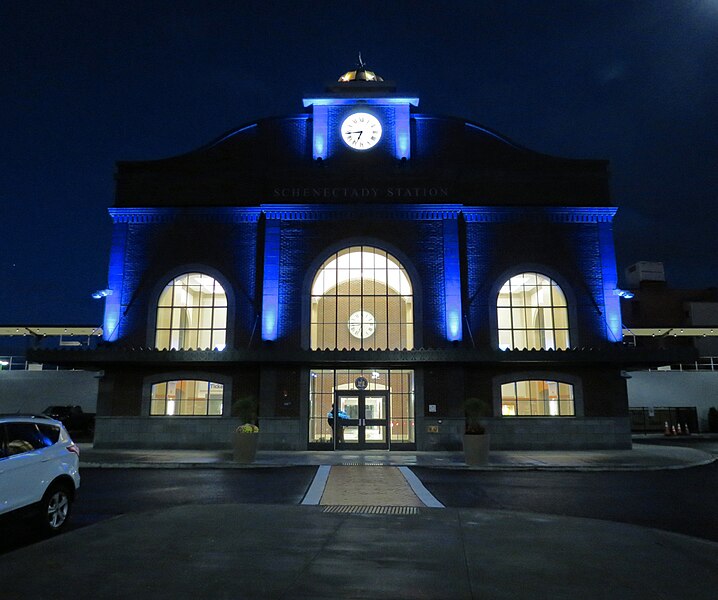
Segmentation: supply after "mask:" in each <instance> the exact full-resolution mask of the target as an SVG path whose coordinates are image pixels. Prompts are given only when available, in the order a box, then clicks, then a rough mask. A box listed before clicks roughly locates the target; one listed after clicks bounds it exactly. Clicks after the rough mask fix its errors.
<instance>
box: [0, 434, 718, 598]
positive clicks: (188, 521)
mask: <svg viewBox="0 0 718 600" xmlns="http://www.w3.org/2000/svg"><path fill="white" fill-rule="evenodd" d="M716 456H718V444H716V442H715V441H712V440H707V441H706V442H704V443H703V444H701V446H700V448H699V447H698V444H697V443H696V444H694V445H692V447H689V448H685V447H676V446H670V445H662V444H661V441H660V440H655V442H654V443H652V444H640V445H639V444H636V445H634V448H633V450H625V451H595V452H593V451H592V452H583V453H581V452H550V453H549V452H514V453H509V452H506V453H496V452H495V453H492V455H491V460H490V464H489V465H488V466H487V467H484V469H485V470H499V471H500V470H552V469H553V470H556V471H560V470H574V471H597V470H598V471H601V470H602V471H606V470H619V471H640V470H658V469H661V470H674V469H685V468H689V467H691V466H697V465H705V464H709V463H710V462H712V461H713V460H715V458H716ZM81 459H82V468H83V469H88V468H92V467H91V465H94V466H95V467H96V468H98V467H104V468H113V467H123V468H147V467H150V468H158V467H160V468H195V469H196V468H200V467H202V468H208V467H209V468H249V469H252V468H257V466H250V467H245V466H239V465H234V464H233V463H232V462H231V460H230V457H229V455H228V453H222V452H199V451H151V452H142V451H104V450H99V449H98V450H95V449H94V448H88V447H83V448H82V453H81ZM462 463H463V460H462V457H461V456H460V454H458V453H420V452H407V453H380V452H379V453H378V452H365V453H312V452H301V453H276V452H260V453H259V455H258V460H257V465H258V466H262V467H265V468H266V467H271V466H287V465H288V464H290V465H318V468H317V475H316V476H315V478H314V480H315V482H316V481H317V477H320V473H321V472H324V473H326V474H327V477H326V478H325V479H324V481H323V482H321V481H320V482H319V484H318V486H315V483H314V482H313V483H312V486H314V487H317V488H319V489H318V491H317V490H315V491H316V493H315V495H314V496H315V498H316V502H312V504H311V505H304V506H282V505H258V504H212V505H186V506H175V507H171V508H165V509H161V510H151V511H148V512H142V513H133V514H126V515H123V516H121V517H117V518H112V519H109V520H106V521H102V522H100V523H97V524H95V525H93V526H89V527H84V528H81V529H78V530H75V531H72V532H69V533H67V534H65V535H62V536H59V537H57V538H54V539H50V540H46V541H42V542H39V543H37V544H34V545H32V546H28V547H25V548H21V549H19V550H16V551H14V552H11V553H8V554H6V555H4V556H3V557H2V561H0V581H2V589H3V596H7V597H15V596H17V597H26V598H34V597H44V596H45V595H47V593H48V591H49V590H51V591H52V595H53V597H55V598H73V599H83V598H92V599H93V600H94V599H97V598H130V597H132V598H138V599H143V598H148V599H149V598H153V599H157V598H173V599H175V600H176V599H177V598H198V597H199V598H232V599H234V598H250V599H251V598H372V599H377V598H380V599H381V598H392V599H400V598H411V599H415V598H437V599H453V598H482V599H486V598H489V599H491V598H512V599H516V598H518V599H520V598H552V600H553V599H556V598H571V599H574V598H576V597H581V598H582V599H583V600H591V599H594V598H597V599H598V598H601V599H603V598H606V599H607V598H621V599H632V598H651V599H653V598H670V599H676V598H691V599H698V600H700V599H703V598H706V599H708V598H710V599H711V600H713V599H714V598H715V597H716V589H718V544H717V543H715V542H711V541H707V540H702V539H698V538H693V537H688V536H684V535H679V534H675V533H669V532H666V531H661V530H657V529H652V528H648V527H636V526H633V525H627V524H623V523H613V522H607V521H598V520H594V519H586V518H574V517H566V516H549V515H545V514H535V513H532V514H529V513H523V512H511V511H503V510H481V509H475V508H471V509H468V508H466V509H461V508H429V507H428V506H427V503H426V502H425V501H424V502H421V503H420V504H416V503H415V502H413V501H412V502H411V503H410V502H408V501H406V500H405V499H403V500H402V499H399V500H398V501H397V506H392V505H391V502H388V503H385V504H383V505H379V506H371V505H369V504H366V503H365V504H363V505H359V504H356V505H355V504H354V502H353V498H352V496H351V495H349V496H346V497H341V498H340V499H339V500H331V498H330V497H329V496H327V499H326V501H325V502H322V497H323V496H324V492H325V489H328V488H327V482H328V481H329V476H328V475H329V473H330V472H331V469H332V468H333V467H335V473H339V475H340V476H341V477H338V478H337V481H340V482H341V481H342V478H344V481H347V477H348V478H349V479H348V480H353V481H355V482H356V481H359V480H357V479H356V478H355V477H354V475H355V474H352V473H351V472H349V473H347V472H346V468H351V467H356V468H357V469H358V471H359V470H362V471H367V470H368V469H386V468H387V467H390V468H396V469H398V470H399V471H400V472H401V473H406V472H407V471H408V469H405V467H406V466H418V467H421V466H424V467H430V468H432V469H445V470H449V469H454V470H456V469H467V470H476V469H472V468H469V467H467V466H466V465H464V464H462ZM402 469H404V470H402ZM358 471H357V473H358ZM376 472H377V473H378V472H379V471H376ZM404 476H405V475H404ZM405 477H406V476H405ZM384 479H385V480H386V481H389V482H390V485H393V486H399V487H402V486H400V485H399V483H400V480H398V479H397V478H396V477H395V476H394V475H392V476H391V477H388V478H382V477H375V478H373V480H374V482H372V478H370V479H362V480H361V481H360V483H358V484H357V485H360V486H361V488H362V491H363V493H364V495H365V496H366V495H367V493H368V497H371V492H372V490H371V485H377V486H379V485H381V484H380V481H382V480H384ZM407 482H409V480H408V479H407ZM710 485H715V482H712V483H710ZM312 486H310V489H311V487H312ZM367 488H369V489H368V490H367ZM397 489H398V488H397ZM402 489H404V488H403V487H402ZM412 489H413V486H412ZM376 491H377V492H382V493H383V492H386V490H385V489H381V490H380V489H378V488H377V490H376ZM415 491H416V490H415ZM402 493H406V490H405V489H404V491H403V492H402ZM417 497H419V495H418V494H417ZM397 498H399V497H398V496H397ZM402 498H404V496H402ZM305 499H306V496H305ZM335 501H336V502H342V503H343V504H341V505H339V504H334V502H335ZM385 502H386V501H385ZM399 508H403V509H404V510H403V511H402V510H397V509H399Z"/></svg>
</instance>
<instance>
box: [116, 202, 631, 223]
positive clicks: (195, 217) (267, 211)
mask: <svg viewBox="0 0 718 600" xmlns="http://www.w3.org/2000/svg"><path fill="white" fill-rule="evenodd" d="M617 210H618V209H617V208H615V207H533V206H507V207H495V206H464V205H461V204H322V205H317V204H261V205H259V206H253V207H187V208H155V207H152V208H110V209H109V213H110V216H111V217H112V220H113V222H114V223H170V222H176V221H188V222H199V223H256V222H257V221H258V220H259V218H260V217H261V215H262V214H264V215H265V216H266V218H267V219H273V220H281V221H330V220H337V219H342V220H351V219H366V218H367V217H375V218H380V219H396V220H409V221H440V220H447V219H457V218H458V217H459V215H461V214H463V216H464V218H465V219H466V221H467V222H468V223H510V222H518V221H528V222H546V223H610V222H611V221H612V220H613V217H614V215H615V214H616V211H617Z"/></svg>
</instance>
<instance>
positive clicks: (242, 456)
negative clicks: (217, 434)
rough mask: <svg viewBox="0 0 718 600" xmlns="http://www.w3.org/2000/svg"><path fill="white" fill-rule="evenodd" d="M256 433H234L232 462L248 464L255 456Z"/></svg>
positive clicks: (257, 436)
mask: <svg viewBox="0 0 718 600" xmlns="http://www.w3.org/2000/svg"><path fill="white" fill-rule="evenodd" d="M258 442H259V434H258V433H235V434H234V439H233V440H232V448H233V449H234V462H238V463H244V464H249V463H252V462H254V458H255V457H256V456H257V443H258Z"/></svg>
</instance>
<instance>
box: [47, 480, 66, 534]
mask: <svg viewBox="0 0 718 600" xmlns="http://www.w3.org/2000/svg"><path fill="white" fill-rule="evenodd" d="M71 509H72V495H71V493H70V490H69V488H68V487H67V486H66V485H53V486H51V487H50V489H48V490H47V492H45V495H44V496H43V498H42V502H41V503H40V525H41V527H42V529H43V530H44V531H45V532H46V533H50V534H54V533H60V531H62V530H63V528H64V527H65V525H66V524H67V522H68V520H69V518H70V511H71Z"/></svg>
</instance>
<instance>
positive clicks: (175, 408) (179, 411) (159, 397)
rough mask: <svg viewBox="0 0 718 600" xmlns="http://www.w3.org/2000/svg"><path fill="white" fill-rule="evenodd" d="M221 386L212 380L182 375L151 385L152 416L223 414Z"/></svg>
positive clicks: (222, 387)
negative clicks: (184, 377) (185, 377)
mask: <svg viewBox="0 0 718 600" xmlns="http://www.w3.org/2000/svg"><path fill="white" fill-rule="evenodd" d="M223 398H224V386H223V385H222V384H221V383H214V382H212V381H198V380H195V379H182V380H176V381H163V382H161V383H155V384H154V385H153V386H152V397H151V400H150V415H151V416H167V417H174V416H205V417H206V416H210V417H212V416H216V417H219V416H222V401H223Z"/></svg>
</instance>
